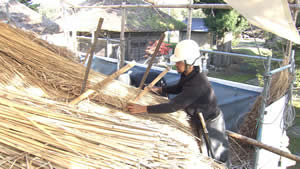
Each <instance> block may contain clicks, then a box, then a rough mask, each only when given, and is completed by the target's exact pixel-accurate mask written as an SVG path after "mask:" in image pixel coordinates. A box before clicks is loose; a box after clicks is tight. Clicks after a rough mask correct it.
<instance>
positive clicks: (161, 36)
mask: <svg viewBox="0 0 300 169" xmlns="http://www.w3.org/2000/svg"><path fill="white" fill-rule="evenodd" d="M164 39H165V34H164V33H162V34H161V35H160V39H159V41H158V43H157V45H156V48H155V51H154V52H153V54H152V56H151V59H150V61H149V64H148V67H147V69H146V72H145V73H144V76H143V78H142V80H141V83H140V85H139V88H140V89H141V88H142V87H143V85H144V83H145V81H146V79H147V76H148V74H149V72H150V69H151V67H152V64H153V61H154V58H155V56H156V55H157V53H158V52H159V48H160V45H161V44H162V42H163V41H164Z"/></svg>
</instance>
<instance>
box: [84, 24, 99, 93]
mask: <svg viewBox="0 0 300 169" xmlns="http://www.w3.org/2000/svg"><path fill="white" fill-rule="evenodd" d="M102 24H103V18H100V19H99V22H98V25H97V30H96V33H95V35H94V39H93V44H92V47H91V50H90V56H89V60H88V64H87V67H86V70H85V75H84V79H83V83H82V87H81V91H80V93H83V92H84V90H85V86H86V82H87V79H88V77H89V72H90V69H91V65H92V60H93V55H94V52H95V48H96V44H97V35H98V34H99V33H100V31H101V27H102Z"/></svg>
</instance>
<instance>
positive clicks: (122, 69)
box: [70, 62, 136, 105]
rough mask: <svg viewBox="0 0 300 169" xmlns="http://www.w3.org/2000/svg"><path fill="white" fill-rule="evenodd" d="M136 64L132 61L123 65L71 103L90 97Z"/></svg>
mask: <svg viewBox="0 0 300 169" xmlns="http://www.w3.org/2000/svg"><path fill="white" fill-rule="evenodd" d="M135 64H136V63H135V62H130V63H129V64H128V65H126V66H124V67H122V68H121V69H120V70H118V71H116V72H115V73H113V74H111V75H110V76H108V77H107V78H105V79H104V80H102V81H101V82H99V83H97V84H96V85H94V86H93V87H92V89H89V90H87V91H86V92H84V93H83V94H81V95H80V96H78V97H77V98H75V99H74V100H72V101H71V102H70V104H71V105H75V104H77V103H79V102H80V101H81V100H83V99H85V98H87V97H89V95H91V94H93V93H95V90H97V89H99V88H101V87H104V86H105V85H106V84H107V83H108V82H110V81H112V80H113V79H115V78H116V77H118V76H120V75H121V74H122V73H124V72H126V71H128V70H129V69H131V68H132V67H134V66H135Z"/></svg>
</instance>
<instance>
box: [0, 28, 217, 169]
mask: <svg viewBox="0 0 300 169" xmlns="http://www.w3.org/2000/svg"><path fill="white" fill-rule="evenodd" d="M0 29H1V31H0V44H1V45H0V60H1V62H0V64H1V66H0V69H1V70H0V73H1V79H0V143H1V144H0V147H2V148H0V149H1V150H0V158H1V160H2V162H0V167H1V166H3V168H33V167H35V168H51V167H54V166H55V168H57V169H58V168H70V169H74V168H76V167H77V168H151V167H154V168H193V167H196V168H199V167H200V168H221V167H222V166H219V165H217V164H215V163H214V162H213V161H212V160H209V159H207V158H205V157H202V156H201V154H200V153H199V148H198V145H197V141H196V139H195V138H194V137H193V136H192V130H191V128H190V126H189V123H188V121H187V119H186V116H185V114H184V113H182V112H176V113H172V114H168V115H139V116H132V115H129V114H127V113H124V111H123V110H124V107H125V106H126V104H127V102H128V101H129V100H132V99H133V98H135V96H136V95H137V93H138V92H139V90H138V89H136V88H133V87H129V86H126V85H124V84H122V83H120V82H118V81H115V80H114V81H112V82H111V83H110V84H109V85H107V86H105V87H103V88H102V89H99V90H97V95H93V96H92V97H91V98H90V99H92V100H93V101H95V102H97V103H101V105H94V104H92V103H91V102H89V101H88V100H86V101H84V102H81V103H80V104H79V106H76V107H71V106H69V105H68V104H67V103H68V101H69V100H70V99H73V98H74V97H77V96H78V95H79V92H80V89H81V84H82V79H83V75H84V72H85V67H84V66H83V65H81V64H77V63H75V62H71V61H70V60H69V59H67V58H65V57H62V56H60V55H58V54H57V53H54V51H55V50H52V51H51V50H49V49H47V48H49V47H45V46H47V45H43V46H41V45H40V44H38V43H36V42H35V40H34V39H31V38H30V37H31V36H30V35H28V34H27V33H25V32H23V31H20V30H18V29H14V28H12V27H10V26H8V25H6V24H1V23H0ZM105 77H106V76H104V75H101V74H99V73H96V72H93V71H91V72H90V75H89V79H88V83H87V88H90V87H91V86H93V85H94V84H96V83H98V82H100V81H102V80H103V79H104V78H105ZM7 89H9V91H10V92H5V90H7ZM13 91H14V92H17V93H18V94H16V93H13ZM37 96H42V97H44V99H43V98H41V97H38V98H36V97H37ZM49 99H51V100H49ZM57 101H63V102H57ZM164 101H167V100H166V99H164V98H160V97H158V96H154V95H151V94H147V95H145V96H144V97H143V98H142V99H141V100H139V102H140V103H142V104H155V103H158V102H164ZM83 108H84V109H83ZM178 117H181V118H178ZM31 166H32V167H31ZM43 166H47V167H43Z"/></svg>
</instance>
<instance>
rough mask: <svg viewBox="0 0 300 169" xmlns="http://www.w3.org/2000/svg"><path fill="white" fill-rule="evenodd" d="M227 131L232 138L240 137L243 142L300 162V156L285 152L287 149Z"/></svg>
mask: <svg viewBox="0 0 300 169" xmlns="http://www.w3.org/2000/svg"><path fill="white" fill-rule="evenodd" d="M226 133H227V135H228V136H230V137H232V138H235V139H238V140H240V141H243V142H246V143H248V144H251V145H254V146H256V147H259V148H263V149H265V150H268V151H270V152H272V153H275V154H278V155H280V156H283V157H286V158H289V159H292V160H295V161H297V162H300V157H299V156H297V155H294V154H291V153H288V152H285V151H282V150H280V149H278V148H276V147H273V146H269V145H267V144H264V143H262V142H259V141H257V140H254V139H252V138H249V137H246V136H243V135H240V134H238V133H234V132H232V131H229V130H226Z"/></svg>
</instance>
